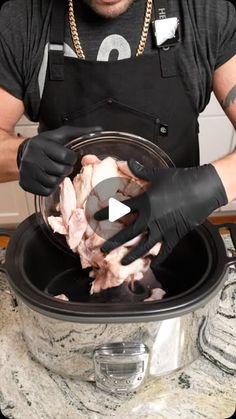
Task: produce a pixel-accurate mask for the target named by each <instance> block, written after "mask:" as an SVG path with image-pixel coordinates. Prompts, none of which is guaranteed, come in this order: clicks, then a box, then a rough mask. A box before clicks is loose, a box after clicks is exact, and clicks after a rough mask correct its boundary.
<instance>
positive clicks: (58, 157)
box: [17, 126, 101, 196]
mask: <svg viewBox="0 0 236 419" xmlns="http://www.w3.org/2000/svg"><path fill="white" fill-rule="evenodd" d="M95 131H101V128H99V127H91V128H79V127H71V126H63V127H60V128H58V129H55V130H51V131H45V132H43V133H41V134H39V135H36V136H35V137H33V138H29V139H27V140H25V141H23V142H22V143H21V144H20V146H19V148H18V152H17V166H18V168H19V172H20V179H19V183H20V186H21V187H22V188H23V189H24V190H25V191H28V192H31V193H33V194H37V195H44V196H47V195H50V193H51V192H52V191H53V190H54V189H55V188H56V187H57V186H58V185H59V183H61V182H62V180H63V179H64V178H65V177H66V176H68V175H69V174H70V173H71V172H72V171H73V167H74V164H75V162H76V154H75V152H74V151H72V150H70V149H69V148H67V147H65V145H66V144H67V143H68V142H69V141H71V140H73V139H75V138H77V137H80V136H81V135H84V134H90V133H91V132H95Z"/></svg>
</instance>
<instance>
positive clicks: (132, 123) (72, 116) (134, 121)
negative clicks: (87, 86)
mask: <svg viewBox="0 0 236 419" xmlns="http://www.w3.org/2000/svg"><path fill="white" fill-rule="evenodd" d="M62 122H63V124H64V125H66V124H69V125H74V126H80V127H89V126H101V127H102V129H103V130H105V131H119V132H129V133H132V134H135V135H139V136H141V137H144V138H147V139H148V140H150V141H152V142H155V143H156V142H157V140H158V137H159V133H160V120H159V118H158V117H157V116H155V115H152V114H149V113H146V112H143V111H140V110H138V109H135V108H133V107H131V106H128V105H125V104H123V103H120V102H118V101H116V100H114V99H112V98H106V99H104V100H102V101H100V102H97V103H95V104H92V105H90V106H88V107H85V108H83V109H79V110H77V111H74V112H71V113H68V114H66V115H64V116H63V118H62Z"/></svg>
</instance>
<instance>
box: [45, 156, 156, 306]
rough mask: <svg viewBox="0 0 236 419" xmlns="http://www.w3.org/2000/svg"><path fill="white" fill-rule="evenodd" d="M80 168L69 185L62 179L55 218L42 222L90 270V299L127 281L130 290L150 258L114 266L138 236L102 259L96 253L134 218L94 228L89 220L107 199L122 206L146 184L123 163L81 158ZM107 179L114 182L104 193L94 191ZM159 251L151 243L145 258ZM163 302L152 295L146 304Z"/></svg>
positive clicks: (102, 256) (101, 222)
mask: <svg viewBox="0 0 236 419" xmlns="http://www.w3.org/2000/svg"><path fill="white" fill-rule="evenodd" d="M81 164H82V169H81V171H80V173H79V174H78V175H77V176H75V178H74V179H73V183H72V182H71V180H70V179H69V178H65V180H64V181H63V183H62V184H61V186H60V189H61V193H60V204H59V211H60V213H61V217H48V222H49V224H50V226H51V227H52V229H53V231H54V232H58V233H60V234H64V235H65V236H66V240H67V243H68V245H69V247H70V248H71V249H72V250H73V252H76V253H78V254H79V256H80V260H81V265H82V268H83V269H85V268H89V267H91V268H92V271H91V272H90V275H89V276H90V278H91V279H92V280H93V282H92V287H91V290H90V293H91V294H93V293H99V292H100V291H102V290H105V289H108V288H112V287H117V286H119V285H121V284H122V283H123V282H124V281H127V283H129V286H130V288H131V289H132V287H133V284H134V282H135V281H138V280H141V279H142V278H143V275H144V273H145V272H147V271H148V269H149V268H150V263H151V261H150V258H149V257H142V258H139V259H137V260H135V261H134V262H133V263H131V264H129V265H127V266H123V265H121V263H120V262H121V259H122V258H123V257H124V256H125V255H126V254H127V253H128V252H129V251H130V250H131V249H132V248H133V247H134V246H136V245H137V244H138V243H139V241H140V240H141V239H142V237H143V235H142V234H141V235H139V236H137V237H135V238H134V239H132V240H130V241H129V242H127V243H125V244H124V245H123V246H120V247H118V248H117V249H114V250H113V251H111V252H110V253H109V254H107V255H106V254H104V253H102V251H101V250H100V249H101V246H102V244H103V243H104V242H105V240H107V239H109V238H110V237H112V236H114V235H115V234H116V233H117V232H119V231H120V230H122V229H123V228H124V227H125V226H126V225H128V224H130V223H131V222H133V221H134V219H135V217H136V215H135V214H132V213H131V214H128V215H127V216H125V217H123V218H122V219H120V220H118V221H116V222H113V223H111V222H109V221H107V220H105V221H100V222H97V221H96V220H94V218H93V215H94V213H95V212H96V211H98V210H99V209H100V208H103V207H105V206H107V205H108V199H109V198H110V197H114V198H115V199H118V200H119V201H123V200H125V199H128V198H129V197H132V196H135V195H137V194H140V193H142V189H141V188H143V189H144V190H146V189H147V188H148V186H149V184H148V182H146V181H144V180H141V179H138V178H136V177H135V176H134V175H133V174H132V173H131V172H130V170H129V168H128V165H127V162H125V161H116V160H115V159H113V158H111V157H107V158H105V159H104V160H99V159H98V158H97V157H96V156H94V155H86V156H84V157H83V158H82V161H81ZM108 178H109V179H110V178H114V182H113V181H112V182H109V183H108V185H110V187H105V188H104V187H100V188H99V187H98V186H97V185H98V184H100V182H102V181H104V180H106V179H108ZM99 186H101V185H99ZM102 186H103V185H102ZM160 247H161V243H157V244H156V245H155V246H154V247H153V248H152V249H151V250H150V252H149V254H148V255H157V254H158V252H159V250H160ZM148 255H146V256H148ZM163 296H164V291H163V290H161V289H159V288H158V289H154V290H153V293H152V294H151V296H150V298H149V299H147V301H149V300H153V299H161V298H162V297H163Z"/></svg>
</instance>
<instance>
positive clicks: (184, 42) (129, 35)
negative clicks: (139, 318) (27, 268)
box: [0, 0, 236, 264]
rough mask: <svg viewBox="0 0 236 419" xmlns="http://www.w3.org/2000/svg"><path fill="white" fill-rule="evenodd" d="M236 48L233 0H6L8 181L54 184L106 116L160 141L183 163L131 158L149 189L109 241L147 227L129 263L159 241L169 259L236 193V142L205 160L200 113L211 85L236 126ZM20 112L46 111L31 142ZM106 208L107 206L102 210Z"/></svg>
mask: <svg viewBox="0 0 236 419" xmlns="http://www.w3.org/2000/svg"><path fill="white" fill-rule="evenodd" d="M152 22H155V24H153V23H152ZM235 53H236V12H235V9H234V7H233V5H232V4H231V3H230V2H227V1H225V0H191V1H185V0H147V1H145V0H136V1H134V0H83V1H82V0H81V1H79V0H65V1H64V0H57V1H54V2H53V1H51V0H33V1H32V0H31V1H29V0H12V1H9V2H7V3H6V4H5V5H4V6H3V8H2V11H1V15H0V64H1V65H0V86H1V90H0V128H1V129H0V181H2V182H5V181H10V180H15V179H18V177H19V179H20V184H21V186H22V187H23V188H24V189H25V190H28V191H30V192H32V193H36V194H41V195H48V194H50V193H51V191H52V190H53V189H55V187H56V186H57V185H58V184H59V183H60V182H61V181H62V179H63V178H64V177H65V176H67V175H68V174H69V173H71V171H72V169H73V164H74V162H75V156H74V154H73V152H72V151H70V150H68V149H66V148H65V144H66V142H67V141H69V140H70V139H72V138H74V137H77V136H78V135H80V134H82V133H84V132H89V131H93V130H94V129H97V128H96V127H97V126H102V127H103V129H105V130H119V131H129V132H132V133H134V134H138V135H141V136H143V137H146V138H148V139H149V140H151V141H154V142H155V143H157V144H158V145H159V146H160V147H161V148H162V149H164V150H165V151H166V152H167V154H169V155H170V157H171V158H172V159H173V161H174V162H175V165H176V167H177V168H178V169H173V168H172V169H165V170H157V169H155V168H152V169H148V168H143V167H142V166H140V165H139V164H138V163H137V162H134V161H132V160H129V159H130V158H131V157H132V156H127V160H129V166H130V169H131V170H132V171H133V173H134V174H135V175H136V176H138V177H141V178H144V179H146V180H148V181H150V183H151V187H150V189H149V191H148V193H147V194H146V195H143V196H142V195H141V196H139V197H138V198H135V199H133V200H130V201H129V202H128V204H129V206H130V207H131V209H132V210H134V211H138V213H139V216H138V218H137V220H136V221H135V223H134V224H133V225H131V226H129V227H128V228H126V229H124V230H123V231H122V232H120V233H118V235H117V236H115V237H113V238H111V239H110V240H109V241H108V242H106V243H105V244H104V246H103V250H104V251H106V252H109V251H110V250H112V249H113V248H115V247H117V246H118V245H121V244H122V243H124V242H126V241H127V240H129V239H131V238H132V237H134V236H136V235H137V234H139V233H142V232H146V233H147V234H146V236H145V239H143V241H142V242H141V243H140V244H139V245H138V247H137V248H135V249H134V250H133V251H132V253H130V254H129V255H127V256H126V257H125V259H124V260H123V261H122V263H125V264H128V263H130V262H132V261H133V260H134V259H136V258H137V257H140V256H142V255H143V254H145V253H147V252H148V250H149V249H150V248H151V247H152V246H153V245H154V244H155V243H156V242H157V241H162V242H163V246H162V249H161V252H160V254H159V259H158V260H159V262H160V261H161V260H162V259H163V258H165V257H166V255H167V254H168V253H169V252H170V251H171V249H172V248H173V246H175V244H176V243H177V242H178V240H179V239H180V238H181V237H183V236H184V235H185V234H186V233H187V232H188V231H190V230H191V229H192V228H194V227H195V226H197V225H198V224H200V223H201V222H203V221H204V220H205V218H207V217H208V215H209V214H210V213H211V212H212V211H213V210H214V209H216V208H218V207H220V206H223V205H225V204H226V203H227V202H228V201H231V200H232V199H234V198H236V176H235V174H236V151H235V152H233V153H232V154H230V155H228V156H226V157H224V158H222V159H221V160H219V161H216V162H213V163H212V164H209V165H205V166H199V155H198V154H199V153H198V122H197V118H198V115H199V113H200V112H201V111H203V109H204V108H205V106H206V105H207V103H208V101H209V98H210V93H211V91H212V89H213V90H214V92H215V94H216V97H217V98H218V100H219V102H220V103H221V105H222V107H223V109H224V110H225V112H226V114H227V115H228V117H229V119H230V120H231V121H232V123H233V124H234V125H235V126H236V55H235ZM23 112H26V114H27V115H28V116H29V117H30V118H31V119H32V120H33V121H39V123H40V129H39V132H40V134H39V135H38V136H36V137H34V138H32V139H27V140H26V141H23V142H22V139H21V140H20V139H17V138H15V137H14V135H13V129H14V126H15V124H16V122H17V121H18V120H19V118H20V117H21V115H22V114H23ZM78 127H85V128H78ZM222 141H224V139H223V138H222ZM18 168H19V172H18ZM147 202H148V206H147V205H146V203H147ZM147 207H148V212H147ZM106 217H107V210H104V211H102V212H100V213H97V214H95V218H97V219H104V218H106Z"/></svg>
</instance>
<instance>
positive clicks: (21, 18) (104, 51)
mask: <svg viewBox="0 0 236 419" xmlns="http://www.w3.org/2000/svg"><path fill="white" fill-rule="evenodd" d="M74 4H75V15H76V21H77V25H78V32H79V35H80V40H81V45H82V47H83V50H84V53H85V56H86V59H89V60H104V61H106V60H117V59H119V60H122V59H127V58H129V57H130V56H134V55H135V53H136V50H137V46H138V43H139V39H140V36H141V32H142V26H143V21H144V14H145V7H146V1H145V0H135V1H134V3H133V5H132V6H131V7H130V8H129V10H128V11H127V12H126V13H124V14H123V15H121V16H119V17H118V18H115V19H105V18H102V17H99V16H98V15H97V14H95V13H94V12H92V11H91V10H90V9H89V7H87V6H86V5H85V4H84V3H83V1H82V0H81V1H79V0H74ZM51 6H52V1H51V0H9V1H8V2H6V3H5V4H4V5H3V7H2V9H1V12H0V86H1V87H3V88H4V89H6V90H7V91H8V92H10V93H11V94H12V95H13V96H15V97H17V98H19V99H21V100H23V101H24V105H25V111H26V114H27V115H28V116H29V117H30V119H32V120H34V121H37V120H38V112H39V106H40V99H41V97H42V94H43V88H44V81H45V74H46V68H47V51H48V34H49V27H50V12H51ZM168 8H169V10H170V11H171V16H177V17H179V19H180V22H181V32H182V42H181V44H180V46H179V47H178V54H177V62H178V68H179V72H180V75H181V77H182V80H183V83H184V84H185V87H186V89H187V90H188V93H189V95H190V96H191V98H192V102H193V104H194V106H195V108H196V109H197V110H198V112H201V111H202V110H203V109H204V108H205V106H206V105H207V103H208V101H209V98H210V94H211V91H212V76H213V72H214V70H215V69H216V68H218V67H219V66H221V65H222V64H224V63H225V62H226V61H228V60H229V59H230V58H231V57H232V56H234V55H235V54H236V10H235V8H234V6H233V5H232V4H231V3H230V2H227V1H226V0H168ZM64 51H65V56H70V57H75V59H78V58H77V56H76V54H75V51H74V47H73V42H72V40H71V35H70V30H69V24H68V16H67V19H66V32H65V44H64ZM144 53H145V54H150V53H153V54H156V53H157V50H156V48H155V44H154V42H153V36H152V31H151V28H150V31H149V37H148V40H147V44H146V48H145V52H144Z"/></svg>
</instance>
